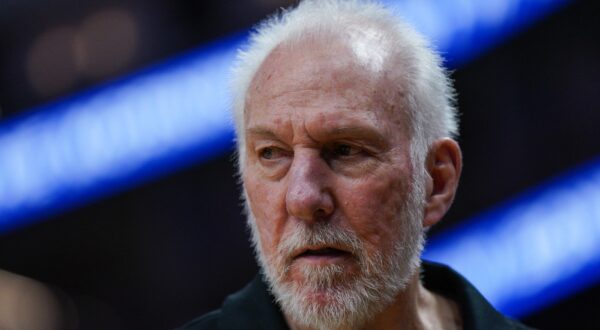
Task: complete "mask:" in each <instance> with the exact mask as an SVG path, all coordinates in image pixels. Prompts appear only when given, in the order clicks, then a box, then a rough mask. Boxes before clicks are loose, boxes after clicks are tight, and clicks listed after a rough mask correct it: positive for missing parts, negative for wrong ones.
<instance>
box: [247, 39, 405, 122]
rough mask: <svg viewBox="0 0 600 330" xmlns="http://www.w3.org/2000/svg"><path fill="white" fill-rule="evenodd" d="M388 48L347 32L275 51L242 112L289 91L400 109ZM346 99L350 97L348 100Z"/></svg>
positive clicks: (399, 88)
mask: <svg viewBox="0 0 600 330" xmlns="http://www.w3.org/2000/svg"><path fill="white" fill-rule="evenodd" d="M389 49H390V47H389V46H388V45H386V38H385V36H384V35H383V33H382V32H380V31H378V30H375V29H372V30H369V29H366V30H364V31H358V30H356V31H349V32H348V33H347V34H346V35H344V36H343V37H339V36H333V37H331V38H328V37H323V36H322V35H320V36H319V37H318V38H316V37H315V38H311V37H310V35H309V36H307V37H304V38H301V39H298V40H294V41H289V42H285V43H282V44H280V45H278V46H277V47H276V48H275V49H274V50H273V51H272V52H271V53H270V54H269V55H268V56H267V57H266V59H265V60H264V61H263V63H262V64H261V66H260V68H259V69H258V71H257V73H256V74H255V76H254V78H253V79H252V82H251V84H250V86H249V88H248V91H247V94H246V100H245V112H247V111H248V108H249V105H250V104H251V103H260V101H261V99H263V98H265V97H273V96H277V95H281V94H282V93H285V92H286V91H289V90H321V91H334V90H335V91H338V92H343V91H352V90H353V87H355V86H356V85H357V83H358V84H360V86H361V89H362V90H361V94H367V95H372V101H373V102H385V103H386V104H390V105H394V104H395V105H399V103H401V102H402V100H401V98H402V95H403V93H404V92H403V88H402V84H399V83H397V82H398V81H397V79H396V77H394V76H395V73H393V72H397V71H395V70H389V69H387V68H388V67H390V66H391V64H392V63H391V61H392V59H391V56H390V55H391V54H390V51H389ZM350 96H351V95H350Z"/></svg>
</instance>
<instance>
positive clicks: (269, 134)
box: [246, 127, 277, 138]
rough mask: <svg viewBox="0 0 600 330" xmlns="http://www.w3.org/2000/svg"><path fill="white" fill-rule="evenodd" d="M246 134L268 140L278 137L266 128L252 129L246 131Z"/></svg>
mask: <svg viewBox="0 0 600 330" xmlns="http://www.w3.org/2000/svg"><path fill="white" fill-rule="evenodd" d="M246 134H247V135H255V136H261V137H267V138H276V137H277V135H275V133H273V131H272V130H270V129H268V128H266V127H250V128H248V129H246Z"/></svg>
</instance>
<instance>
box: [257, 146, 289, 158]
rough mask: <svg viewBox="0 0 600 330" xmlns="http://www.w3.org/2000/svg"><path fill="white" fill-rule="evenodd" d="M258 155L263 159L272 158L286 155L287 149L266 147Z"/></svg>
mask: <svg viewBox="0 0 600 330" xmlns="http://www.w3.org/2000/svg"><path fill="white" fill-rule="evenodd" d="M258 156H259V157H260V158H262V159H268V160H271V159H276V158H279V157H283V156H285V151H284V150H281V149H279V148H275V147H266V148H262V149H260V150H259V152H258Z"/></svg>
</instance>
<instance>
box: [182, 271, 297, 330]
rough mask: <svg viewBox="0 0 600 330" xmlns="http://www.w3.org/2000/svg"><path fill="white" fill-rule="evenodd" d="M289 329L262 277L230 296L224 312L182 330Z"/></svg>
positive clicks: (222, 309) (218, 312)
mask: <svg viewBox="0 0 600 330" xmlns="http://www.w3.org/2000/svg"><path fill="white" fill-rule="evenodd" d="M203 329H248V330H252V329H287V325H286V323H285V320H284V318H283V314H282V313H281V311H280V309H279V307H278V305H277V304H276V303H275V299H274V298H273V296H272V295H271V294H270V292H269V290H268V288H267V285H266V284H265V283H264V281H263V280H262V278H261V276H260V275H257V276H256V277H255V278H254V280H252V281H251V282H250V283H249V284H248V285H246V286H245V287H244V288H243V289H242V290H240V291H238V292H236V293H234V294H232V295H230V296H228V297H227V298H226V299H225V302H224V303H223V306H221V308H220V309H218V310H215V311H212V312H210V313H208V314H205V315H203V316H201V317H199V318H197V319H194V320H193V321H191V322H189V323H187V324H186V325H184V326H183V328H181V330H203Z"/></svg>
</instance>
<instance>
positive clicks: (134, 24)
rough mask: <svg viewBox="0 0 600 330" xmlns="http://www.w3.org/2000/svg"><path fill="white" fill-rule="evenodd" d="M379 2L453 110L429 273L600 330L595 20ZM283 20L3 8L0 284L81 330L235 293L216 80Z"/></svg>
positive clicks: (214, 9)
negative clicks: (49, 303)
mask: <svg viewBox="0 0 600 330" xmlns="http://www.w3.org/2000/svg"><path fill="white" fill-rule="evenodd" d="M388 2H389V3H390V5H392V6H397V7H398V9H399V12H400V15H403V16H405V17H406V18H407V19H409V21H411V22H413V23H414V24H415V25H417V27H418V28H419V29H420V30H422V32H423V33H425V34H427V35H429V36H430V37H431V38H433V39H434V43H435V44H436V45H437V47H438V48H439V49H440V51H441V52H442V53H443V54H444V55H445V57H446V58H447V59H448V66H449V67H450V68H451V69H452V70H453V78H454V80H455V84H456V89H457V91H458V106H459V109H460V112H461V117H460V120H461V137H460V139H459V142H460V144H461V146H462V148H463V154H464V164H465V167H464V171H463V178H462V183H461V186H460V188H459V193H458V197H457V199H456V201H455V204H454V207H453V208H452V210H451V211H450V213H449V214H448V215H447V216H446V218H445V220H444V221H443V222H442V223H441V224H440V225H438V226H437V227H435V228H434V229H433V230H432V231H431V234H430V240H431V242H432V247H431V248H430V250H428V252H427V253H429V255H428V256H431V258H433V259H436V260H437V259H439V260H441V261H445V262H448V263H450V264H452V265H453V266H454V263H453V260H454V261H456V260H458V261H456V266H455V267H456V268H458V269H459V270H461V272H463V273H464V274H465V276H466V277H468V278H469V279H471V280H472V281H473V282H475V284H476V285H477V286H478V287H483V289H482V291H484V294H486V295H487V293H488V291H486V290H484V289H485V288H486V284H485V283H479V282H478V281H477V277H478V276H481V277H484V278H488V279H489V278H492V279H494V283H492V284H493V285H492V286H491V287H490V289H489V297H490V300H492V301H493V302H494V303H495V304H496V305H497V306H498V307H499V308H500V309H502V310H503V311H505V312H507V313H510V314H511V315H514V316H515V317H518V318H520V319H521V320H523V321H524V322H525V323H526V324H528V325H531V326H534V327H539V328H542V329H572V328H580V329H594V328H598V327H599V326H600V325H599V323H600V321H598V317H597V316H596V314H597V312H596V309H597V303H598V301H600V284H599V283H600V281H599V280H600V267H598V265H599V264H600V262H599V260H600V246H599V245H598V244H600V243H596V242H600V197H599V196H600V193H599V190H600V174H598V173H600V162H599V160H598V156H599V155H600V129H599V126H600V98H599V93H600V43H599V42H598V40H600V21H599V20H598V19H597V16H598V4H597V2H595V1H592V0H573V1H548V0H546V1H544V0H530V1H518V0H510V1H509V0H506V1H489V2H488V1H485V2H479V4H477V2H476V1H467V0H465V1H388ZM292 3H293V2H292V1H285V0H252V1H233V0H221V1H184V0H173V1H165V0H144V1H141V0H121V1H109V0H103V1H101V0H88V1H75V0H55V1H42V0H26V1H22V0H1V1H0V269H2V270H5V271H8V272H11V273H14V274H19V275H22V276H26V277H28V278H31V279H35V280H37V281H39V282H42V283H45V284H47V285H49V286H50V287H52V288H53V290H56V291H58V292H61V295H64V296H68V297H70V299H71V301H72V304H73V306H74V308H75V310H76V313H77V315H78V316H77V318H78V319H79V327H80V328H81V329H171V328H175V327H177V326H180V325H182V324H183V323H185V322H186V321H188V320H190V319H192V318H193V317H196V316H198V315H200V314H203V313H205V312H207V311H209V310H211V309H214V308H217V307H218V306H220V304H221V302H222V300H223V299H224V297H225V296H226V295H227V294H229V293H232V292H234V291H236V290H238V289H240V288H241V287H242V286H244V285H245V283H246V282H248V281H249V280H250V279H251V278H252V277H253V275H254V274H255V273H256V271H257V266H256V264H255V262H254V259H253V256H252V251H251V249H250V247H249V244H248V232H247V230H246V227H245V224H244V221H245V220H244V218H243V216H242V215H241V207H240V201H239V198H238V196H239V189H238V186H237V183H236V178H235V176H234V173H235V169H234V165H233V162H232V151H233V149H232V148H233V145H232V143H231V141H232V138H233V136H232V131H231V127H230V125H229V121H228V116H227V107H228V101H227V96H228V95H227V91H226V87H227V85H226V77H227V71H226V70H227V67H228V65H229V63H230V61H231V57H232V54H233V51H234V50H235V48H236V47H238V46H239V45H240V43H241V42H242V41H243V40H244V38H245V36H246V33H247V32H246V31H248V29H249V28H250V27H251V26H252V25H253V24H255V23H257V22H258V21H260V20H261V19H263V18H265V17H266V16H267V15H269V14H270V13H272V12H274V11H275V10H276V9H277V8H281V7H286V6H289V5H290V4H292ZM485 4H488V5H485ZM156 136H159V137H160V138H157V137H156ZM128 139H129V140H128ZM132 141H134V142H132ZM148 141H151V142H152V144H146V143H150V142H148ZM482 224H483V225H482ZM474 228H475V229H474ZM514 240H518V241H514ZM457 242H463V243H464V244H458V243H457ZM465 242H469V244H466V243H465ZM473 242H476V243H473ZM510 242H517V243H518V244H517V245H516V247H515V245H514V244H511V245H510V247H509V246H508V245H506V244H509V243H510ZM474 244H475V245H474ZM459 246H460V248H459ZM448 251H451V252H448ZM475 252H476V253H478V254H477V255H471V254H472V253H475ZM505 253H509V254H510V255H508V256H507V255H505ZM478 258H480V259H478ZM481 258H484V259H485V260H493V261H494V262H493V263H492V262H488V263H487V264H486V265H485V267H482V264H481V262H478V261H477V260H481ZM496 261H498V262H496ZM461 263H462V264H461ZM461 267H464V268H461ZM532 267H533V268H532ZM483 268H485V269H483ZM509 272H510V274H509ZM471 273H472V275H470V274H471ZM503 274H504V275H503ZM505 274H509V275H505ZM471 276H472V277H471ZM511 276H512V277H511ZM529 281H532V282H529ZM517 283H518V284H517ZM494 285H495V286H494ZM494 290H495V291H494ZM511 290H512V291H511ZM499 292H500V293H499ZM513 292H514V293H513ZM1 295H2V283H0V296H1ZM0 303H1V304H6V302H3V300H1V299H0ZM1 304H0V309H2V308H6V305H4V306H3V305H1Z"/></svg>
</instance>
